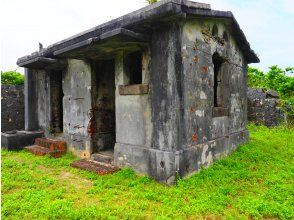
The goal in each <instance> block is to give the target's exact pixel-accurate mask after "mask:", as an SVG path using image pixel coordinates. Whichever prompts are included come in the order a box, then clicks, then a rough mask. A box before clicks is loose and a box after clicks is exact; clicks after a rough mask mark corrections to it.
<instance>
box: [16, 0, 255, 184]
mask: <svg viewBox="0 0 294 220" xmlns="http://www.w3.org/2000/svg"><path fill="white" fill-rule="evenodd" d="M256 62H259V59H258V57H257V56H256V54H255V53H254V51H253V50H251V49H250V45H249V43H248V42H247V40H246V38H245V35H244V33H243V32H242V30H241V29H240V27H239V25H238V23H237V21H236V20H235V18H234V16H233V14H232V13H231V12H226V11H216V10H211V8H210V5H208V4H202V3H196V2H191V1H186V0H163V1H160V2H158V3H155V4H152V5H150V6H147V7H144V8H142V9H140V10H138V11H134V12H132V13H130V14H127V15H125V16H122V17H119V18H117V19H114V20H111V21H109V22H107V23H104V24H102V25H99V26H97V27H94V28H92V29H89V30H87V31H84V32H82V33H80V34H77V35H75V36H72V37H70V38H67V39H65V40H62V41H60V42H57V43H55V44H52V45H50V46H48V47H47V48H42V47H41V48H40V50H39V51H38V52H34V53H32V54H31V55H28V56H24V57H21V58H19V59H18V61H17V64H18V65H19V66H21V67H25V129H26V130H27V131H37V130H41V131H44V133H45V137H47V138H51V139H59V140H63V141H65V142H66V145H67V151H69V152H72V153H73V154H76V155H78V156H79V157H80V158H92V159H93V160H95V158H96V159H97V158H98V159H97V160H98V161H99V158H101V157H99V154H103V152H105V151H107V152H108V155H111V154H112V157H113V164H114V165H115V166H118V167H126V166H127V167H131V168H133V169H134V170H135V171H136V172H138V173H140V174H147V175H149V176H151V177H153V178H154V179H155V180H157V181H161V182H166V183H173V182H174V180H175V177H176V176H177V175H180V176H182V177H184V176H187V175H188V174H191V173H192V172H195V171H197V170H199V169H200V168H201V167H202V166H207V165H209V164H211V163H212V162H213V161H214V160H217V159H219V158H220V157H223V156H225V155H227V154H228V153H229V152H231V151H232V150H234V149H235V148H236V146H237V144H239V143H241V142H243V141H246V140H247V139H248V132H247V130H246V127H245V126H246V121H247V119H246V118H247V94H246V92H247V83H246V82H247V73H246V67H247V64H248V63H256ZM97 155H98V156H97ZM104 159H105V158H104Z"/></svg>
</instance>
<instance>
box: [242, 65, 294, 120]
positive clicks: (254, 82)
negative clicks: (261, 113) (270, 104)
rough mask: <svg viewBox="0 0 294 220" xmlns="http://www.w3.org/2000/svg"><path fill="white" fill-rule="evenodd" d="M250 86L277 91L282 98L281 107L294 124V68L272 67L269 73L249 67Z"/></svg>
mask: <svg viewBox="0 0 294 220" xmlns="http://www.w3.org/2000/svg"><path fill="white" fill-rule="evenodd" d="M248 86H250V87H253V88H262V89H265V90H269V89H273V90H275V91H277V92H278V93H279V96H280V106H281V107H282V108H283V109H284V112H285V113H286V114H287V115H288V119H289V121H290V122H292V123H293V122H294V67H288V68H286V69H282V68H279V67H278V66H271V67H269V71H268V72H267V73H264V72H262V71H260V70H259V69H257V68H253V67H248Z"/></svg>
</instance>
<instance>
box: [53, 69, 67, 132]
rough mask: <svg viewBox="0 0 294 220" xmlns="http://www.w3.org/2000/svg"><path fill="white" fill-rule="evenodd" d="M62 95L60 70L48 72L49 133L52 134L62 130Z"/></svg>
mask: <svg viewBox="0 0 294 220" xmlns="http://www.w3.org/2000/svg"><path fill="white" fill-rule="evenodd" d="M63 96H64V94H63V90H62V71H56V72H52V73H51V74H50V103H51V104H50V108H51V128H50V133H52V134H58V133H62V132H63Z"/></svg>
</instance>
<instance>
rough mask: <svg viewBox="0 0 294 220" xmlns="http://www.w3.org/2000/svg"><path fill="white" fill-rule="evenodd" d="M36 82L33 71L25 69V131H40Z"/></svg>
mask: <svg viewBox="0 0 294 220" xmlns="http://www.w3.org/2000/svg"><path fill="white" fill-rule="evenodd" d="M35 83H36V80H35V76H34V72H33V71H32V69H28V68H25V83H24V93H25V94H24V97H25V130H26V131H33V130H37V129H38V115H37V114H38V113H37V99H38V98H37V94H36V84H35Z"/></svg>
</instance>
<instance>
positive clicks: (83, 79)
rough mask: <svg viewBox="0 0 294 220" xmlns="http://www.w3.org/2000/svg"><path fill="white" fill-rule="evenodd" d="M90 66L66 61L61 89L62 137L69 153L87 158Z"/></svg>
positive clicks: (89, 144) (79, 61) (77, 61)
mask: <svg viewBox="0 0 294 220" xmlns="http://www.w3.org/2000/svg"><path fill="white" fill-rule="evenodd" d="M91 74H92V69H91V64H90V63H87V62H85V61H82V60H75V59H70V60H68V67H67V70H66V71H65V72H64V75H63V80H62V83H63V84H62V87H63V93H64V97H63V137H64V138H65V140H66V141H67V147H68V149H69V151H70V152H72V153H74V154H76V155H78V156H80V157H86V158H89V157H90V154H91V153H92V142H91V138H90V136H89V135H88V132H87V127H88V125H89V121H90V117H89V111H90V110H91V108H92V100H91Z"/></svg>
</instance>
